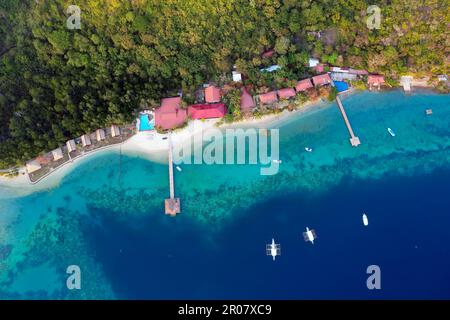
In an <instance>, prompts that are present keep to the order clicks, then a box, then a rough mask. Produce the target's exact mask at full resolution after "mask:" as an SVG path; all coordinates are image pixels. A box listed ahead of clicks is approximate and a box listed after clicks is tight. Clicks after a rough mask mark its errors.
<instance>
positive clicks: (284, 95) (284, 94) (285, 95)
mask: <svg viewBox="0 0 450 320" xmlns="http://www.w3.org/2000/svg"><path fill="white" fill-rule="evenodd" d="M277 93H278V97H279V98H280V99H281V100H286V99H290V98H293V97H295V90H294V89H293V88H284V89H280V90H278V91H277Z"/></svg>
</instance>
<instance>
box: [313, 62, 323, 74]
mask: <svg viewBox="0 0 450 320" xmlns="http://www.w3.org/2000/svg"><path fill="white" fill-rule="evenodd" d="M314 70H316V72H317V73H321V72H323V70H325V67H324V65H323V64H321V63H319V64H318V65H317V66H315V67H314Z"/></svg>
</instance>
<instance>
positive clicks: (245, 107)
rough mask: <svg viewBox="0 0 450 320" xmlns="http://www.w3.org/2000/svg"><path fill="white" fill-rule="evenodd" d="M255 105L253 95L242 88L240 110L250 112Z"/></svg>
mask: <svg viewBox="0 0 450 320" xmlns="http://www.w3.org/2000/svg"><path fill="white" fill-rule="evenodd" d="M254 107H255V101H253V97H252V96H251V95H250V93H249V92H248V91H247V89H246V88H244V89H242V95H241V111H242V112H251V111H252V110H253V108H254Z"/></svg>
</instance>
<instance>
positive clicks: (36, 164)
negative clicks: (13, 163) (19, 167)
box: [26, 159, 41, 174]
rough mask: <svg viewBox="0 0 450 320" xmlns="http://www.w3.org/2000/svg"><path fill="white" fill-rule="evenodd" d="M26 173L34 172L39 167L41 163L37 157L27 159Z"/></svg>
mask: <svg viewBox="0 0 450 320" xmlns="http://www.w3.org/2000/svg"><path fill="white" fill-rule="evenodd" d="M26 168H27V172H28V174H30V173H33V172H36V171H38V170H40V169H41V164H40V163H39V161H38V160H37V159H34V160H31V161H28V162H27V164H26Z"/></svg>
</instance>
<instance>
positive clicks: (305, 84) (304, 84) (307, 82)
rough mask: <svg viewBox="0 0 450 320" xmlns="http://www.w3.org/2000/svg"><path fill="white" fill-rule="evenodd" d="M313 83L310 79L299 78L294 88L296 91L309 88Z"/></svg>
mask: <svg viewBox="0 0 450 320" xmlns="http://www.w3.org/2000/svg"><path fill="white" fill-rule="evenodd" d="M313 87H314V86H313V84H312V82H311V79H304V80H300V81H299V82H297V85H296V86H295V90H296V91H297V92H302V91H305V90H307V89H309V88H313Z"/></svg>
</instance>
